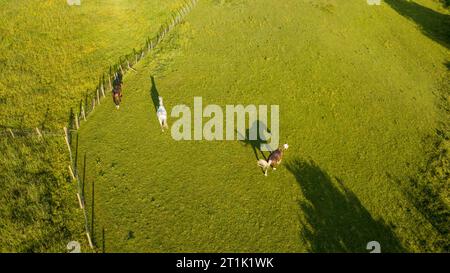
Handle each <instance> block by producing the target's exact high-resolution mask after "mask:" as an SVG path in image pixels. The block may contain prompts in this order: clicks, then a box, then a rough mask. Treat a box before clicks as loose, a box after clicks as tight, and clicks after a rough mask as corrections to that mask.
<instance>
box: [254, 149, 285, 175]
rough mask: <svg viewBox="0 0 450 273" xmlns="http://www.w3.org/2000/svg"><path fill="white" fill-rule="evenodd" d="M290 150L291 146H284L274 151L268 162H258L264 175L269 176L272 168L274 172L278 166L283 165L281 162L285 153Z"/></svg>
mask: <svg viewBox="0 0 450 273" xmlns="http://www.w3.org/2000/svg"><path fill="white" fill-rule="evenodd" d="M288 148H289V145H287V144H284V145H283V147H281V148H278V149H276V150H275V151H273V152H272V153H271V154H270V155H269V158H268V159H267V161H266V160H264V159H260V160H258V166H259V167H261V168H262V169H263V171H264V175H265V176H267V170H268V169H269V167H272V169H273V170H276V169H277V168H276V167H278V165H280V164H281V160H282V159H283V152H284V151H286V150H287V149H288Z"/></svg>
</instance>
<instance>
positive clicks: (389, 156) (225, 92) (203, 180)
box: [80, 0, 450, 252]
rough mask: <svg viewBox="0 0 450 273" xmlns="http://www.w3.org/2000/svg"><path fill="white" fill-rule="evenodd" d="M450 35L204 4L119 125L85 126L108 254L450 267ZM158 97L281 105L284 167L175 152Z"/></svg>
mask: <svg viewBox="0 0 450 273" xmlns="http://www.w3.org/2000/svg"><path fill="white" fill-rule="evenodd" d="M448 25H449V13H448V11H447V10H445V9H444V8H442V7H441V6H440V4H438V3H437V2H436V1H428V0H420V1H415V2H406V1H391V0H390V1H383V3H382V5H381V6H368V5H367V4H366V2H365V1H357V0H352V1H337V0H336V1H333V0H317V1H311V0H303V1H294V0H285V1H274V0H259V1H256V0H249V1H239V0H235V1H206V0H205V1H200V2H199V4H198V5H197V7H196V8H195V9H194V10H193V12H192V13H191V14H190V15H189V16H188V17H187V19H186V21H185V22H184V23H183V24H182V25H180V26H179V27H177V29H176V30H175V31H174V32H172V34H171V37H170V40H168V41H166V42H164V43H163V44H162V45H161V46H160V47H159V51H158V52H155V53H154V54H153V55H151V56H147V57H146V58H145V59H144V60H143V61H142V62H141V63H140V64H139V65H137V66H136V69H137V72H136V73H134V72H130V73H129V74H127V75H126V77H125V82H124V101H123V103H122V106H121V108H120V110H115V109H114V106H113V104H112V102H111V103H103V104H102V106H101V107H99V108H97V109H96V110H95V112H94V114H93V115H91V116H90V117H89V120H88V121H87V122H86V123H84V124H83V125H82V128H81V130H80V147H81V150H80V152H81V153H84V152H86V153H87V158H88V165H87V169H88V173H87V179H86V191H87V192H86V196H87V197H89V196H90V185H91V184H92V182H93V181H95V185H96V186H95V223H96V224H95V231H96V232H95V238H96V242H97V244H99V245H100V244H102V240H101V236H100V234H101V230H102V228H105V236H106V237H105V238H106V240H105V245H106V251H107V252H146V251H150V252H172V251H174V252H180V251H189V252H191V251H192V252H207V251H208V252H209V251H210V252H215V251H220V252H235V251H239V252H253V251H254V252H310V251H311V252H366V251H367V250H366V249H365V248H366V244H367V242H369V241H373V240H375V241H379V242H380V243H381V247H382V251H384V252H402V251H405V252H431V251H448V245H449V238H448V205H449V199H448V198H449V195H448V182H449V168H450V166H449V160H448V147H449V146H448V145H449V140H448V139H449V133H448V132H449V131H448V129H449V127H448V121H449V110H448V109H449V108H448V104H449V103H450V96H449V82H448V79H449V72H448V64H449V62H450V59H449V49H448V48H449V44H448V41H449V39H448V28H447V26H448ZM151 76H154V78H155V81H154V82H153V83H152V81H151V78H150V77H151ZM151 90H153V91H155V90H157V92H158V93H159V94H160V95H161V96H163V97H164V99H165V105H166V108H167V109H168V111H169V112H170V109H171V108H172V107H173V106H175V105H178V104H186V105H188V106H190V107H192V106H193V97H194V96H201V97H203V103H204V104H205V105H206V104H218V105H220V106H223V107H224V106H225V105H227V104H243V105H247V104H256V105H259V104H263V105H273V104H276V105H279V106H280V123H281V125H280V126H281V127H280V134H281V141H282V142H283V143H284V142H287V143H289V144H290V147H291V148H290V149H289V150H288V151H287V153H286V158H285V159H284V163H283V166H282V167H280V168H279V169H278V170H277V171H275V172H271V173H270V174H269V176H268V177H264V176H263V175H262V173H261V171H260V170H259V169H258V167H257V166H256V157H255V153H254V151H253V149H252V147H251V145H249V144H246V143H245V142H239V141H174V140H173V139H172V138H171V135H170V132H165V133H162V132H161V131H160V129H159V124H158V122H157V119H156V115H155V108H154V104H153V102H152V98H151ZM173 121H174V120H173V119H169V124H171V123H173ZM205 121H206V120H205ZM429 193H431V194H432V195H427V194H429ZM433 194H434V195H433ZM421 195H424V196H425V197H422V196H421ZM429 196H431V197H429ZM87 201H88V203H89V202H90V201H91V200H90V198H88V199H87ZM425 203H426V204H427V205H428V207H427V206H425V205H424V206H423V207H421V205H420V204H422V205H423V204H425ZM436 204H437V205H436ZM434 205H436V206H438V208H432V206H434ZM442 219H444V220H442Z"/></svg>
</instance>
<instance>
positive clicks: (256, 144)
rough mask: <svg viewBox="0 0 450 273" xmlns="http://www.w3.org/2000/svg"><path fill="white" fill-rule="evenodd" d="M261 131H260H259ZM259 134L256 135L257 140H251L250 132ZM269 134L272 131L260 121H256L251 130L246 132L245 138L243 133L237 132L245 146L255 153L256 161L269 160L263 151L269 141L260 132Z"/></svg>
mask: <svg viewBox="0 0 450 273" xmlns="http://www.w3.org/2000/svg"><path fill="white" fill-rule="evenodd" d="M258 129H259V130H258ZM255 131H256V132H257V133H256V139H251V138H250V132H255ZM261 131H262V132H268V133H270V130H269V129H268V128H267V125H266V124H265V123H264V122H262V121H260V120H256V121H255V122H253V124H252V125H251V126H250V128H248V129H246V130H245V136H243V135H242V134H241V133H239V132H238V131H237V130H235V132H236V133H237V134H238V135H239V139H240V141H241V142H242V143H243V144H244V146H250V147H251V148H252V150H253V153H254V155H255V158H256V160H259V159H261V158H263V159H264V160H267V157H266V155H265V154H264V152H263V151H262V150H261V147H262V146H263V145H264V144H267V143H268V142H267V140H263V138H262V137H261V135H260V132H261Z"/></svg>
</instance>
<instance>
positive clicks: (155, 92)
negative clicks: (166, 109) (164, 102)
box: [150, 76, 159, 112]
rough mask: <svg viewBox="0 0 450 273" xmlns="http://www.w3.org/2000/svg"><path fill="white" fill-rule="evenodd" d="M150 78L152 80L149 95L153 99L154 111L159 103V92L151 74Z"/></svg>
mask: <svg viewBox="0 0 450 273" xmlns="http://www.w3.org/2000/svg"><path fill="white" fill-rule="evenodd" d="M150 78H151V80H152V87H151V89H150V96H151V97H152V101H153V105H154V106H155V112H156V111H157V110H158V105H159V99H158V97H159V92H158V88H157V87H156V82H155V78H154V77H153V76H150Z"/></svg>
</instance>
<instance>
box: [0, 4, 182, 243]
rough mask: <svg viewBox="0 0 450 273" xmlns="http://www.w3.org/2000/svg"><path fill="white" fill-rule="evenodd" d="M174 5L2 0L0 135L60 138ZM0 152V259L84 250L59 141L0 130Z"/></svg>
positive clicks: (73, 188)
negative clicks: (77, 246)
mask: <svg viewBox="0 0 450 273" xmlns="http://www.w3.org/2000/svg"><path fill="white" fill-rule="evenodd" d="M180 3H181V1H176V0H173V1H172V0H171V1H167V0H165V1H159V0H146V1H144V0H136V1H125V0H99V1H82V5H81V6H79V7H78V6H73V7H71V6H68V5H67V4H66V1H50V0H45V1H43V0H20V1H9V0H0V74H1V78H0V128H2V127H3V126H6V127H13V128H22V127H25V128H27V127H31V128H34V127H39V128H40V129H41V130H53V131H54V130H57V131H58V132H62V131H61V128H62V126H63V125H65V124H66V123H67V119H68V113H69V109H70V106H74V105H77V103H78V102H79V100H80V99H81V97H82V95H84V93H85V92H86V90H90V91H91V92H92V89H93V88H95V86H96V84H97V83H98V79H99V77H100V76H101V74H102V73H103V72H107V70H108V68H109V66H110V65H112V64H114V63H116V62H117V60H118V58H119V57H121V56H123V55H125V54H128V53H130V52H132V50H133V48H138V47H141V46H142V45H143V43H144V42H145V39H146V38H147V37H149V36H153V35H155V33H156V31H157V30H158V29H159V27H160V24H161V23H162V22H164V21H165V20H166V19H167V17H168V15H169V14H170V12H171V11H172V10H173V9H174V8H176V7H178V6H179V5H180ZM0 154H1V156H0V203H1V205H0V252H45V251H52V252H61V251H64V252H65V251H67V250H66V249H65V247H66V244H67V243H68V242H69V241H71V240H79V241H81V242H83V243H84V242H85V241H86V240H85V237H84V235H82V232H83V228H82V225H83V222H84V221H83V218H82V216H81V212H80V211H79V210H78V209H77V206H78V205H77V200H76V196H75V192H76V189H75V186H74V185H73V184H72V185H69V184H67V181H69V177H68V171H67V166H68V165H69V162H68V156H67V148H66V146H65V143H64V141H63V139H62V137H61V136H57V137H49V138H48V139H46V140H45V141H44V142H41V141H37V140H36V139H26V138H20V139H18V138H16V139H14V140H12V139H9V138H8V137H7V136H5V135H4V134H3V131H2V132H1V133H0ZM82 250H83V251H86V250H87V248H86V245H83V248H82Z"/></svg>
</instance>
